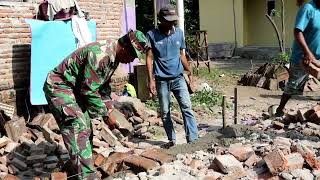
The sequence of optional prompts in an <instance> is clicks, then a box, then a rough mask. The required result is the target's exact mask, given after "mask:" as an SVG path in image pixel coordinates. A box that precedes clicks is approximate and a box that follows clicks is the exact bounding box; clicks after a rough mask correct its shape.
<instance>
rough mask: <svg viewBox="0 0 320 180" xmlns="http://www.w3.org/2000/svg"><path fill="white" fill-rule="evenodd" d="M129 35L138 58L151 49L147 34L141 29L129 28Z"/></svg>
mask: <svg viewBox="0 0 320 180" xmlns="http://www.w3.org/2000/svg"><path fill="white" fill-rule="evenodd" d="M128 37H129V39H130V42H131V45H132V47H133V49H134V51H135V53H136V54H135V55H136V57H137V58H139V59H141V58H142V57H143V54H145V53H146V52H147V50H148V49H149V46H148V43H147V42H148V40H147V38H146V36H145V35H144V34H143V33H142V32H141V31H138V30H136V31H133V30H129V32H128Z"/></svg>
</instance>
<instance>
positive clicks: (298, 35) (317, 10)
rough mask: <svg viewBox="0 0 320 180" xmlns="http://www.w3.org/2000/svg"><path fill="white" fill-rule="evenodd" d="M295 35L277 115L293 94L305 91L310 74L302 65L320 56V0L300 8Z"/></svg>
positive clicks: (280, 114)
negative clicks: (287, 75)
mask: <svg viewBox="0 0 320 180" xmlns="http://www.w3.org/2000/svg"><path fill="white" fill-rule="evenodd" d="M294 36H295V41H294V42H293V47H292V56H291V58H290V69H289V81H288V83H287V86H286V88H285V91H284V93H283V95H282V97H281V101H280V105H279V107H278V108H277V112H276V116H282V115H284V112H283V109H284V107H285V105H286V104H287V102H288V101H289V99H290V98H291V97H292V95H299V94H302V93H303V88H304V85H305V83H306V82H307V80H308V76H309V74H308V73H307V72H305V71H304V70H303V67H302V66H308V65H309V64H310V63H312V62H313V61H317V59H319V58H320V0H311V1H310V2H308V3H306V4H304V6H303V7H301V8H300V10H299V12H298V14H297V17H296V23H295V27H294Z"/></svg>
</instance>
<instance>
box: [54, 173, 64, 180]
mask: <svg viewBox="0 0 320 180" xmlns="http://www.w3.org/2000/svg"><path fill="white" fill-rule="evenodd" d="M51 180H67V173H64V172H54V173H51Z"/></svg>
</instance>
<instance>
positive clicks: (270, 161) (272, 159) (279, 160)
mask: <svg viewBox="0 0 320 180" xmlns="http://www.w3.org/2000/svg"><path fill="white" fill-rule="evenodd" d="M264 160H265V162H266V164H267V166H268V168H269V171H270V172H271V173H272V174H277V173H279V172H282V171H283V170H285V169H286V164H287V162H288V161H287V159H286V157H285V156H284V154H283V153H282V151H281V150H279V149H278V148H276V149H275V150H273V151H272V152H270V153H269V154H267V155H266V156H265V157H264Z"/></svg>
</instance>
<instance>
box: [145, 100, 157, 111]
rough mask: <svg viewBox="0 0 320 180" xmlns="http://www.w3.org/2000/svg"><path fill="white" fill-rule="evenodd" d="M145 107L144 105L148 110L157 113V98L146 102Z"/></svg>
mask: <svg viewBox="0 0 320 180" xmlns="http://www.w3.org/2000/svg"><path fill="white" fill-rule="evenodd" d="M145 105H146V107H147V108H148V109H151V110H154V111H157V110H158V109H159V107H160V104H159V101H158V98H155V99H151V100H147V101H146V102H145Z"/></svg>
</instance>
